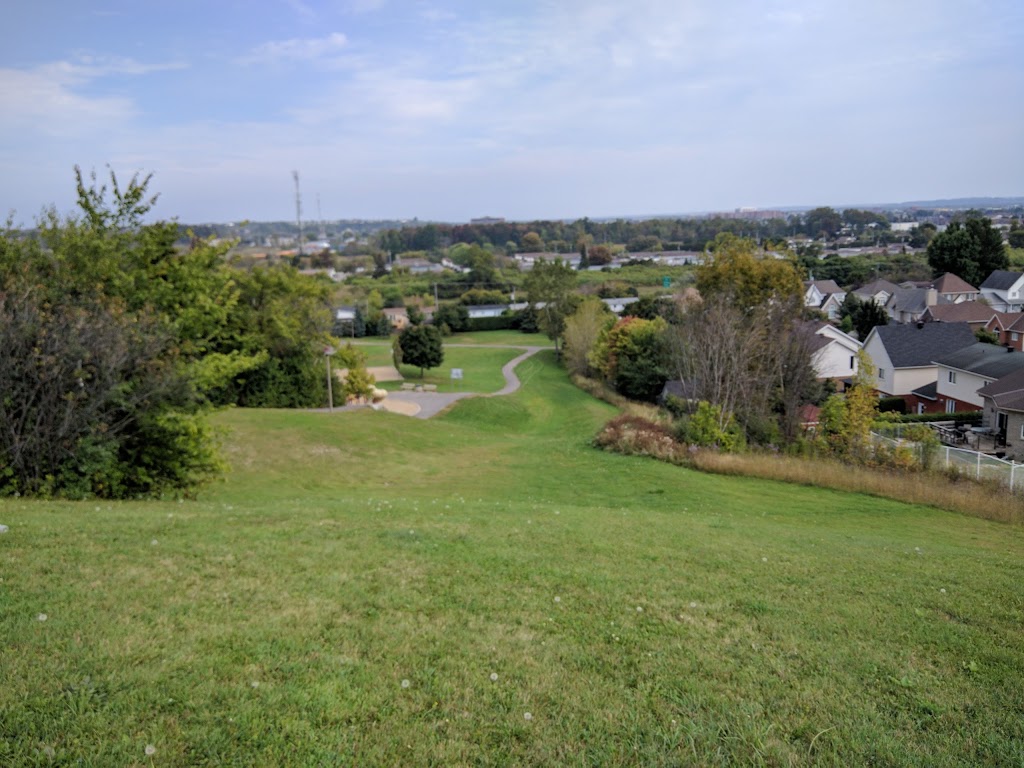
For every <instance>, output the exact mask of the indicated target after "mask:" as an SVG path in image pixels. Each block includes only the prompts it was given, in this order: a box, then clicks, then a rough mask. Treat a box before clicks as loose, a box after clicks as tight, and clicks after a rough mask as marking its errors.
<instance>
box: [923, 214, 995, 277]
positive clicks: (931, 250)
mask: <svg viewBox="0 0 1024 768" xmlns="http://www.w3.org/2000/svg"><path fill="white" fill-rule="evenodd" d="M1009 263H1010V259H1009V254H1007V252H1006V248H1005V246H1004V245H1003V236H1002V235H1001V234H1000V233H999V230H998V229H996V228H995V227H993V226H992V220H991V219H987V218H985V217H984V216H982V215H981V214H979V213H978V212H977V211H971V212H969V213H968V214H967V217H966V219H965V220H964V221H962V222H961V221H954V222H952V223H951V224H950V225H949V226H948V227H947V228H946V231H945V232H940V233H939V234H937V235H936V236H935V237H934V238H932V241H931V242H930V243H929V244H928V264H929V265H931V268H932V271H933V272H934V273H935V275H942V274H945V273H946V272H952V273H953V274H954V275H957V276H958V277H961V278H963V279H964V280H966V281H967V282H968V283H970V284H971V285H981V283H983V282H984V281H985V278H987V277H988V276H989V275H990V274H992V272H993V271H994V270H997V269H1006V268H1007V267H1008V266H1009Z"/></svg>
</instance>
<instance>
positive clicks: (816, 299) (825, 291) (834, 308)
mask: <svg viewBox="0 0 1024 768" xmlns="http://www.w3.org/2000/svg"><path fill="white" fill-rule="evenodd" d="M845 298H846V291H844V290H843V289H842V288H840V287H839V285H838V283H836V281H835V280H814V279H813V278H812V279H811V280H805V281H804V306H806V307H814V308H815V309H819V310H821V311H822V312H824V313H826V315H827V316H828V318H829V319H830V320H838V319H839V307H840V305H842V303H843V299H845Z"/></svg>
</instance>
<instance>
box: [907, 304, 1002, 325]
mask: <svg viewBox="0 0 1024 768" xmlns="http://www.w3.org/2000/svg"><path fill="white" fill-rule="evenodd" d="M1000 314H1001V313H999V312H996V311H995V310H994V309H992V307H990V306H989V305H988V304H985V303H983V302H980V301H964V302H961V303H959V304H936V305H935V306H934V307H928V308H927V309H926V310H925V311H924V313H923V314H922V315H921V320H923V321H924V322H926V323H967V324H968V325H970V326H971V330H973V331H977V330H979V329H981V328H986V327H987V326H988V324H989V323H990V322H991V321H992V320H993V319H994V318H995V317H996V316H998V315H1000Z"/></svg>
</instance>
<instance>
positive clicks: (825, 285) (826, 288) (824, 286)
mask: <svg viewBox="0 0 1024 768" xmlns="http://www.w3.org/2000/svg"><path fill="white" fill-rule="evenodd" d="M812 285H813V286H814V287H815V288H817V289H818V293H820V294H822V295H823V296H824V295H826V294H829V293H842V292H843V289H842V288H840V287H839V283H837V282H836V281H835V280H805V281H804V288H810V287H811V286H812Z"/></svg>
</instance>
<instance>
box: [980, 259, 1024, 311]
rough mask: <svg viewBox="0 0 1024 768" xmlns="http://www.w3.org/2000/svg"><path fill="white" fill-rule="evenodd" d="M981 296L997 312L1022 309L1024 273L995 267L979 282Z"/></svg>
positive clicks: (1023, 301) (1023, 302)
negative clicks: (995, 268)
mask: <svg viewBox="0 0 1024 768" xmlns="http://www.w3.org/2000/svg"><path fill="white" fill-rule="evenodd" d="M980 287H981V297H982V298H983V299H985V300H986V301H987V302H988V303H989V304H991V305H992V309H995V310H998V311H999V312H1020V311H1021V310H1022V309H1024V273H1021V272H1007V271H1006V270H1003V269H997V270H995V271H993V272H992V274H991V275H989V276H988V277H986V278H985V282H983V283H982V284H981V286H980Z"/></svg>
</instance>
